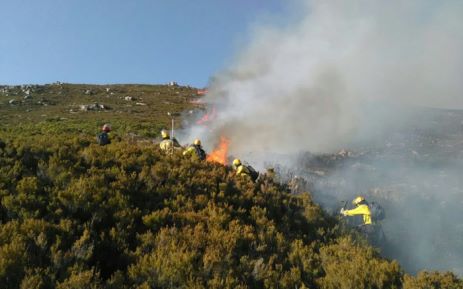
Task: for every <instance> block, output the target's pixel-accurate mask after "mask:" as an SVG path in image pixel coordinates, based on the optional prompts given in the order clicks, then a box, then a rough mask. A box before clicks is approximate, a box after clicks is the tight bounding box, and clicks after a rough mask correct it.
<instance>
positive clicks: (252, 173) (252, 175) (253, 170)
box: [246, 165, 259, 182]
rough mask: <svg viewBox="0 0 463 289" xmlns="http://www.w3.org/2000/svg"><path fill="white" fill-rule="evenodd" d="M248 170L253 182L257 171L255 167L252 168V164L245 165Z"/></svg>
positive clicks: (257, 173)
mask: <svg viewBox="0 0 463 289" xmlns="http://www.w3.org/2000/svg"><path fill="white" fill-rule="evenodd" d="M246 167H247V168H248V170H249V175H250V176H251V179H252V180H253V181H254V182H255V181H256V180H257V178H258V177H259V172H258V171H256V169H254V168H253V167H252V166H250V165H247V166H246Z"/></svg>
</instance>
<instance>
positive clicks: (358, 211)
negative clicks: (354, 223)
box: [341, 196, 373, 225]
mask: <svg viewBox="0 0 463 289" xmlns="http://www.w3.org/2000/svg"><path fill="white" fill-rule="evenodd" d="M352 204H353V205H354V206H355V208H354V209H352V210H345V209H344V208H342V209H341V215H343V216H356V215H362V217H363V225H372V224H373V222H372V219H371V210H370V208H369V207H368V203H367V201H366V200H365V198H364V197H362V196H358V197H357V198H355V199H354V200H353V201H352Z"/></svg>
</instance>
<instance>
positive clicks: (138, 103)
mask: <svg viewBox="0 0 463 289" xmlns="http://www.w3.org/2000/svg"><path fill="white" fill-rule="evenodd" d="M135 104H136V105H146V103H143V102H137V103H135Z"/></svg>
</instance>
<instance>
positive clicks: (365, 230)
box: [341, 196, 384, 245]
mask: <svg viewBox="0 0 463 289" xmlns="http://www.w3.org/2000/svg"><path fill="white" fill-rule="evenodd" d="M352 204H353V205H354V206H355V208H354V209H352V210H345V209H344V208H342V209H341V215H343V216H357V215H361V216H362V224H361V225H359V226H358V227H357V228H358V230H359V231H360V232H361V233H362V234H364V235H365V237H366V238H367V239H368V240H369V241H370V242H371V243H372V244H373V245H379V244H380V243H381V242H382V241H383V239H384V233H383V230H382V228H381V225H380V224H379V223H377V221H380V220H382V219H383V218H384V210H383V208H382V207H381V206H380V205H378V204H376V203H375V202H372V203H371V204H369V203H368V202H367V201H366V200H365V198H364V197H362V196H358V197H356V198H355V199H354V200H353V201H352Z"/></svg>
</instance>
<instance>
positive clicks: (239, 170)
mask: <svg viewBox="0 0 463 289" xmlns="http://www.w3.org/2000/svg"><path fill="white" fill-rule="evenodd" d="M232 166H233V168H234V169H235V171H236V175H237V176H249V177H250V178H251V179H252V180H253V181H254V182H255V181H256V180H257V178H258V177H259V173H258V172H257V171H256V170H255V169H254V168H253V167H251V166H249V165H248V166H245V165H243V164H242V163H241V160H240V159H235V160H234V161H233V163H232Z"/></svg>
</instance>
